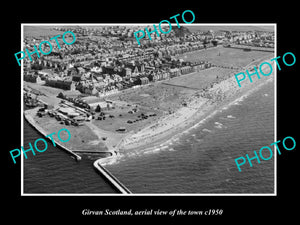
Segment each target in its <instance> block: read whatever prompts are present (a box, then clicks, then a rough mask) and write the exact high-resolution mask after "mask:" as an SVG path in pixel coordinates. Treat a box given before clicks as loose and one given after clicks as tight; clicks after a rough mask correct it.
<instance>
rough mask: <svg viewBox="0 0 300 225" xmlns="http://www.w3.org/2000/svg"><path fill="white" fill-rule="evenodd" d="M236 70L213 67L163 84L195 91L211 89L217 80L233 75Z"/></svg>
mask: <svg viewBox="0 0 300 225" xmlns="http://www.w3.org/2000/svg"><path fill="white" fill-rule="evenodd" d="M234 71H235V70H232V69H226V68H218V67H213V68H210V69H207V70H201V71H199V72H195V73H192V74H187V75H184V76H180V77H175V78H173V79H171V80H168V81H166V82H163V83H164V84H169V85H174V86H176V85H178V86H185V87H187V88H193V89H199V90H201V89H203V88H204V89H205V88H209V87H210V85H211V84H212V83H213V82H216V81H217V79H221V78H225V77H228V76H229V75H233V74H234Z"/></svg>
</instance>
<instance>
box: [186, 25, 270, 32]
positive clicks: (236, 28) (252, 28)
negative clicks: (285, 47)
mask: <svg viewBox="0 0 300 225" xmlns="http://www.w3.org/2000/svg"><path fill="white" fill-rule="evenodd" d="M184 27H186V28H188V29H189V30H190V31H191V32H196V31H209V30H213V31H218V30H227V31H255V30H256V31H267V32H272V31H274V26H273V25H270V26H258V25H256V26H249V25H247V26H228V25H224V26H216V25H213V24H212V25H210V24H209V25H206V26H204V25H196V24H193V26H188V25H185V26H184Z"/></svg>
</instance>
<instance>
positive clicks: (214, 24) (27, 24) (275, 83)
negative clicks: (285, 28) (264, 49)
mask: <svg viewBox="0 0 300 225" xmlns="http://www.w3.org/2000/svg"><path fill="white" fill-rule="evenodd" d="M171 24H172V25H176V24H174V23H171ZM147 25H150V26H151V25H152V24H149V23H124V24H123V23H118V24H116V23H101V24H99V23H95V24H93V23H88V24H86V23H66V24H64V23H21V51H22V50H23V37H24V26H147ZM272 25H273V26H274V35H275V40H274V43H275V49H274V57H277V24H276V23H195V24H188V26H272ZM276 86H277V70H275V82H274V129H275V130H274V142H276V141H277V140H276V139H277V138H276V137H277V87H276ZM23 87H24V85H23V61H22V62H21V144H22V146H24V145H23V142H24V119H23V106H24V102H23V94H24V93H23ZM274 152H276V149H275V145H274ZM274 156H275V157H274V193H267V194H264V193H263V194H257V193H248V194H244V193H236V194H234V193H232V194H221V193H217V194H214V193H208V194H184V193H183V194H181V193H180V194H175V193H174V194H171V193H165V194H134V193H133V194H101V193H99V194H62V193H57V194H55V193H50V194H49V193H42V194H34V193H24V183H23V182H24V169H23V166H24V159H23V158H24V157H21V196H277V154H275V153H274Z"/></svg>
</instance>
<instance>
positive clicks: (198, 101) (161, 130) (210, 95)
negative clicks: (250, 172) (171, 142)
mask: <svg viewBox="0 0 300 225" xmlns="http://www.w3.org/2000/svg"><path fill="white" fill-rule="evenodd" d="M263 70H266V68H263ZM254 80H255V81H253V83H250V81H249V80H247V79H245V81H244V82H243V86H242V87H241V88H240V87H239V86H238V84H237V82H236V79H235V77H234V76H233V77H230V78H228V79H226V80H223V81H221V82H219V83H215V84H214V85H213V86H212V87H211V88H210V89H208V90H206V91H204V92H199V93H198V95H197V96H194V97H193V98H191V99H190V100H189V102H188V104H187V106H184V107H182V108H180V109H178V110H177V111H176V112H174V113H173V114H170V115H167V116H163V117H161V118H160V119H159V120H158V121H156V122H155V123H154V124H151V125H149V126H147V127H145V128H143V129H142V130H140V131H139V132H137V133H134V134H132V135H127V137H124V138H123V140H122V141H121V143H120V145H119V146H118V148H119V150H120V152H122V151H129V150H130V149H137V148H148V147H150V146H156V145H158V144H161V143H163V142H166V141H168V139H170V138H171V137H174V136H176V135H178V134H180V133H182V132H183V131H185V130H187V129H189V128H190V127H191V126H193V125H194V124H196V123H197V122H199V121H201V120H203V119H205V118H206V117H208V116H210V115H212V114H213V113H214V111H216V110H218V109H221V108H222V107H225V106H227V105H229V104H232V103H233V102H234V101H235V100H237V99H238V98H240V97H242V96H245V95H248V94H250V93H251V92H253V91H255V90H257V89H258V88H260V87H261V86H262V85H264V84H266V83H267V82H272V81H273V80H274V74H272V75H270V76H268V77H264V76H262V77H261V79H260V80H256V79H254ZM202 96H203V97H202Z"/></svg>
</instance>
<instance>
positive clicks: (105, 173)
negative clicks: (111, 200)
mask: <svg viewBox="0 0 300 225" xmlns="http://www.w3.org/2000/svg"><path fill="white" fill-rule="evenodd" d="M114 156H115V154H114V155H112V156H111V157H114ZM106 159H107V158H106ZM102 160H103V158H100V159H98V160H96V161H95V162H94V167H95V168H96V169H97V170H98V172H99V173H101V174H102V175H103V177H104V178H105V179H106V180H107V181H108V182H109V183H110V184H111V185H112V186H113V187H114V188H115V189H116V190H117V191H118V192H120V193H122V194H131V191H130V190H129V189H128V188H127V187H126V186H125V185H124V184H122V183H121V182H120V181H119V180H118V179H117V178H116V177H115V176H114V175H112V174H111V173H110V172H109V171H108V170H107V169H105V168H104V167H103V166H101V161H102Z"/></svg>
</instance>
